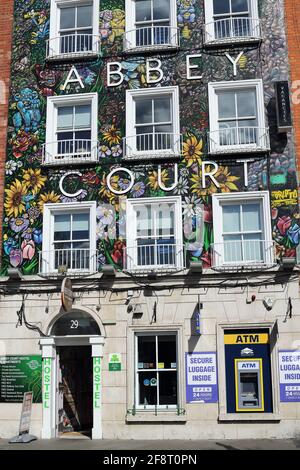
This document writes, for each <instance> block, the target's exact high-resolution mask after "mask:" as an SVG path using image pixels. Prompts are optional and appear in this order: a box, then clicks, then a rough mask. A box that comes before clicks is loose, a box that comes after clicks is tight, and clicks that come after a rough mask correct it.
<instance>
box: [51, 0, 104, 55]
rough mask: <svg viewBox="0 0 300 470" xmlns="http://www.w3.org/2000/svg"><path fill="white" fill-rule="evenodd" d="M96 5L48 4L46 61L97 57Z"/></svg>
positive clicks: (55, 1)
mask: <svg viewBox="0 0 300 470" xmlns="http://www.w3.org/2000/svg"><path fill="white" fill-rule="evenodd" d="M95 15H98V16H99V2H97V1H95V0H94V1H84V0H77V1H69V2H66V1H61V0H52V2H51V13H50V17H51V25H50V40H49V43H48V52H47V57H48V58H59V57H61V58H68V57H70V58H71V57H72V58H73V57H74V56H75V57H76V56H77V55H78V56H79V57H82V56H85V55H90V54H98V52H99V25H98V22H97V21H96V19H97V18H98V16H96V19H95Z"/></svg>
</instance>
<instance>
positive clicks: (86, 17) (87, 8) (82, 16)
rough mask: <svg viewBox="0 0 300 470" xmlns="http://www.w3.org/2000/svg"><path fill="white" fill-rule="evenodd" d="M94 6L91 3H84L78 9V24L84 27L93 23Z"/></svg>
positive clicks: (79, 26)
mask: <svg viewBox="0 0 300 470" xmlns="http://www.w3.org/2000/svg"><path fill="white" fill-rule="evenodd" d="M92 13H93V8H92V6H91V5H84V6H81V7H78V9H77V26H78V28H84V27H85V26H91V25H92Z"/></svg>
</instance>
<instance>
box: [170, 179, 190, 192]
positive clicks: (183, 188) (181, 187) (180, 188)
mask: <svg viewBox="0 0 300 470" xmlns="http://www.w3.org/2000/svg"><path fill="white" fill-rule="evenodd" d="M188 192H189V182H188V180H187V178H183V177H182V176H180V177H179V178H178V183H177V185H176V187H175V188H174V189H173V193H174V194H179V195H180V196H185V195H186V194H188Z"/></svg>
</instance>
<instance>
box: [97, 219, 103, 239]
mask: <svg viewBox="0 0 300 470" xmlns="http://www.w3.org/2000/svg"><path fill="white" fill-rule="evenodd" d="M104 231H105V225H103V224H102V222H99V223H98V224H97V225H96V239H97V240H103V238H104Z"/></svg>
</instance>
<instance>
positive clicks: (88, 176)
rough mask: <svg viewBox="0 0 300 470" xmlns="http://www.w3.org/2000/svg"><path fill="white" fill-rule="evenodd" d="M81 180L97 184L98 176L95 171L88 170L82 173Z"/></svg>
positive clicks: (91, 184) (98, 181)
mask: <svg viewBox="0 0 300 470" xmlns="http://www.w3.org/2000/svg"><path fill="white" fill-rule="evenodd" d="M81 181H82V182H83V183H85V184H88V185H89V186H98V184H99V183H100V178H99V176H98V175H97V173H96V172H95V171H89V172H88V173H85V174H84V175H82V178H81Z"/></svg>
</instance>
